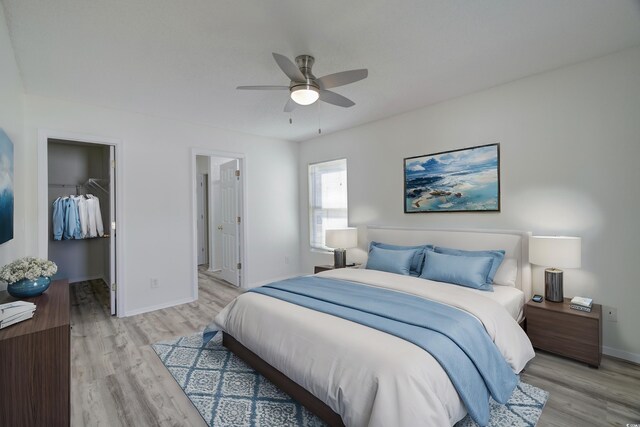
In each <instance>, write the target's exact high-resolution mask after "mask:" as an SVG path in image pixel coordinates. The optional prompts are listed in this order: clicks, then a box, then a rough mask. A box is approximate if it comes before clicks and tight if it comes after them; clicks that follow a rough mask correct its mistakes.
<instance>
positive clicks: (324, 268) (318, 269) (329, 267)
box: [313, 265, 335, 274]
mask: <svg viewBox="0 0 640 427" xmlns="http://www.w3.org/2000/svg"><path fill="white" fill-rule="evenodd" d="M333 269H335V267H334V266H333V265H316V266H315V267H313V274H318V273H320V272H321V271H327V270H333Z"/></svg>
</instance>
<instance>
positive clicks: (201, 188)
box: [196, 173, 208, 265]
mask: <svg viewBox="0 0 640 427" xmlns="http://www.w3.org/2000/svg"><path fill="white" fill-rule="evenodd" d="M206 182H207V180H206V175H205V174H203V173H200V174H198V178H197V185H198V192H197V201H196V205H197V215H198V218H197V226H198V265H202V264H206V263H207V258H208V254H207V243H208V242H207V240H208V237H207V195H206V194H207V185H206Z"/></svg>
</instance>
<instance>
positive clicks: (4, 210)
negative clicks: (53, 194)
mask: <svg viewBox="0 0 640 427" xmlns="http://www.w3.org/2000/svg"><path fill="white" fill-rule="evenodd" d="M11 239H13V143H12V142H11V140H10V139H9V137H8V136H7V134H6V133H5V132H4V130H2V129H0V244H2V243H5V242H8V241H9V240H11Z"/></svg>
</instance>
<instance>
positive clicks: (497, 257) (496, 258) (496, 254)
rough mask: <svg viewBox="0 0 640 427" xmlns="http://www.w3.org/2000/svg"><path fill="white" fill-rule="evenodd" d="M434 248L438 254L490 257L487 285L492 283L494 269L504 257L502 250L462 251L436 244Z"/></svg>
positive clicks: (496, 268)
mask: <svg viewBox="0 0 640 427" xmlns="http://www.w3.org/2000/svg"><path fill="white" fill-rule="evenodd" d="M434 250H435V251H436V252H437V253H439V254H446V255H462V256H470V257H490V258H491V259H492V264H491V271H489V274H488V275H487V285H491V284H493V277H494V276H495V275H496V271H498V267H500V264H502V260H503V259H504V251H464V250H462V249H451V248H443V247H441V246H436V247H435V249H434Z"/></svg>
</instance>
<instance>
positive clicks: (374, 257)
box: [367, 246, 415, 276]
mask: <svg viewBox="0 0 640 427" xmlns="http://www.w3.org/2000/svg"><path fill="white" fill-rule="evenodd" d="M414 252H415V251H411V250H407V251H400V250H391V249H382V248H378V247H375V246H372V247H371V248H370V249H369V259H368V260H367V268H368V269H369V270H380V271H388V272H389V273H397V274H403V275H405V276H408V275H409V270H410V269H411V260H412V259H413V256H414Z"/></svg>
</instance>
